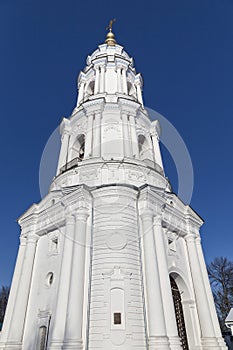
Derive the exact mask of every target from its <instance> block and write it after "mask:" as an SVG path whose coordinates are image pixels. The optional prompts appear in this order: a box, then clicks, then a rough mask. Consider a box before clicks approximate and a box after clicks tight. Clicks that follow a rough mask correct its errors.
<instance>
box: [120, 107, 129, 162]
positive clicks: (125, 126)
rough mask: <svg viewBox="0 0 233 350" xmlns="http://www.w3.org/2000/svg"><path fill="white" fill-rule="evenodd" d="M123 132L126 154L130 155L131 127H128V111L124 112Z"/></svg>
mask: <svg viewBox="0 0 233 350" xmlns="http://www.w3.org/2000/svg"><path fill="white" fill-rule="evenodd" d="M122 134H123V143H124V156H125V157H129V156H130V143H129V128H128V116H127V114H126V113H124V112H123V113H122Z"/></svg>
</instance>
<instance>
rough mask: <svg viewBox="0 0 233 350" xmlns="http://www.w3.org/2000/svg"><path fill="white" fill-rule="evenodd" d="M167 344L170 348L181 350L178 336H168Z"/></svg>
mask: <svg viewBox="0 0 233 350" xmlns="http://www.w3.org/2000/svg"><path fill="white" fill-rule="evenodd" d="M169 344H170V349H171V350H182V346H181V341H180V337H178V336H175V337H169Z"/></svg>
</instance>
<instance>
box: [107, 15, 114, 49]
mask: <svg viewBox="0 0 233 350" xmlns="http://www.w3.org/2000/svg"><path fill="white" fill-rule="evenodd" d="M114 22H116V18H113V19H111V20H110V21H109V25H108V26H107V27H106V30H109V32H108V34H107V36H106V40H105V43H106V44H107V45H109V46H115V45H116V40H115V35H114V34H113V32H112V26H113V23H114Z"/></svg>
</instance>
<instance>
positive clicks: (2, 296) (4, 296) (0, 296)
mask: <svg viewBox="0 0 233 350" xmlns="http://www.w3.org/2000/svg"><path fill="white" fill-rule="evenodd" d="M9 293H10V287H8V286H2V288H1V290H0V326H1V324H2V323H3V320H4V315H5V311H6V306H7V301H8V297H9ZM0 328H1V327H0Z"/></svg>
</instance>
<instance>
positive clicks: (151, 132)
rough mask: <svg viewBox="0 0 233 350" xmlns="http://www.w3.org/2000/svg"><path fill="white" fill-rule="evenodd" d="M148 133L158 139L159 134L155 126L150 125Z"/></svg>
mask: <svg viewBox="0 0 233 350" xmlns="http://www.w3.org/2000/svg"><path fill="white" fill-rule="evenodd" d="M150 135H151V136H153V137H156V138H157V140H158V141H159V135H158V132H157V130H156V128H155V127H152V128H151V129H150Z"/></svg>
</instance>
